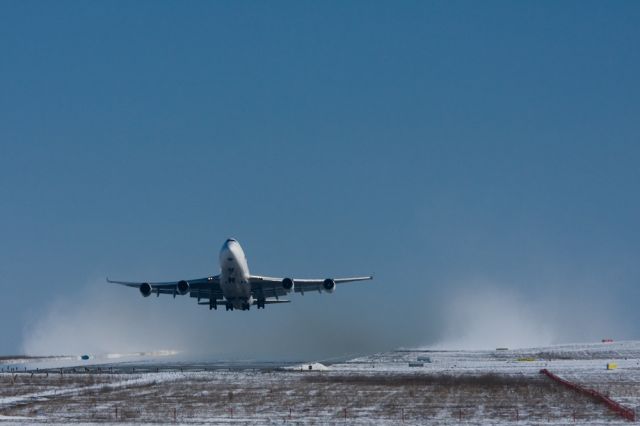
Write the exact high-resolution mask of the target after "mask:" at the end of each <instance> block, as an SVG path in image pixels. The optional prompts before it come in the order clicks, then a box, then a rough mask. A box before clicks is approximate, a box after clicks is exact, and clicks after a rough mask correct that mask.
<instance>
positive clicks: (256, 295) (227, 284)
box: [107, 238, 373, 311]
mask: <svg viewBox="0 0 640 426" xmlns="http://www.w3.org/2000/svg"><path fill="white" fill-rule="evenodd" d="M371 279H373V277H372V276H367V277H353V278H325V279H298V278H274V277H263V276H260V275H251V274H250V273H249V265H248V264H247V258H246V257H245V255H244V251H243V250H242V247H241V246H240V243H238V241H236V240H235V239H233V238H229V239H228V240H227V241H225V243H224V244H223V245H222V249H221V250H220V274H218V275H214V276H211V277H205V278H196V279H193V280H180V281H170V282H158V283H152V282H131V281H112V280H110V279H109V278H107V282H110V283H114V284H121V285H125V286H127V287H135V288H137V289H138V290H140V293H141V294H142V295H143V296H144V297H148V296H150V295H151V294H153V293H155V294H156V296H160V295H161V294H172V295H173V297H174V298H175V297H176V295H180V296H184V295H186V294H189V295H190V296H191V297H195V298H197V299H198V304H199V305H209V309H218V305H224V306H225V308H226V309H227V311H229V310H231V311H232V310H234V309H241V310H243V311H248V310H249V309H250V308H251V306H252V305H256V306H257V307H258V309H260V308H262V309H264V307H265V305H270V304H275V303H289V302H290V301H289V300H283V299H280V297H281V296H286V295H287V294H288V293H291V292H296V293H300V294H302V295H304V294H305V293H307V292H312V291H317V292H318V293H322V292H326V293H333V292H334V290H335V289H336V285H337V284H343V283H349V282H354V281H365V280H371ZM202 299H205V300H208V301H206V302H201V300H202Z"/></svg>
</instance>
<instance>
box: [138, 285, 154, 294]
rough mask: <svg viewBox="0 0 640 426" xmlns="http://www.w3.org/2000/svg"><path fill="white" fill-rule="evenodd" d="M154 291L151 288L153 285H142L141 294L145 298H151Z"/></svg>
mask: <svg viewBox="0 0 640 426" xmlns="http://www.w3.org/2000/svg"><path fill="white" fill-rule="evenodd" d="M152 291H153V288H152V287H151V284H149V283H142V284H140V294H141V295H142V296H143V297H149V296H151V292H152Z"/></svg>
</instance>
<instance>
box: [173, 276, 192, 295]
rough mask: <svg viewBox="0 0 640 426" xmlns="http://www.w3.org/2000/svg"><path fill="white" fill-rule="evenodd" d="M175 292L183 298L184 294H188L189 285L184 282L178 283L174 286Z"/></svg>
mask: <svg viewBox="0 0 640 426" xmlns="http://www.w3.org/2000/svg"><path fill="white" fill-rule="evenodd" d="M176 292H177V293H178V294H179V295H180V296H184V295H185V294H187V293H189V283H188V282H186V281H185V280H182V281H178V285H177V286H176Z"/></svg>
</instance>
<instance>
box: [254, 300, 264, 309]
mask: <svg viewBox="0 0 640 426" xmlns="http://www.w3.org/2000/svg"><path fill="white" fill-rule="evenodd" d="M256 306H258V309H264V299H258V301H257V302H256Z"/></svg>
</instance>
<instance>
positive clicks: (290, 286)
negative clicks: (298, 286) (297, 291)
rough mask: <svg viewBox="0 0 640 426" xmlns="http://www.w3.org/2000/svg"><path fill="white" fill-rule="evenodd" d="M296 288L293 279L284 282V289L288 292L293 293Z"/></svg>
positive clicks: (286, 279)
mask: <svg viewBox="0 0 640 426" xmlns="http://www.w3.org/2000/svg"><path fill="white" fill-rule="evenodd" d="M294 287H295V283H294V282H293V280H292V279H291V278H285V279H283V280H282V288H284V289H285V290H287V291H288V292H289V291H293V289H294Z"/></svg>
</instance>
